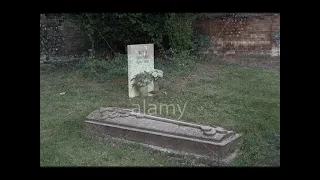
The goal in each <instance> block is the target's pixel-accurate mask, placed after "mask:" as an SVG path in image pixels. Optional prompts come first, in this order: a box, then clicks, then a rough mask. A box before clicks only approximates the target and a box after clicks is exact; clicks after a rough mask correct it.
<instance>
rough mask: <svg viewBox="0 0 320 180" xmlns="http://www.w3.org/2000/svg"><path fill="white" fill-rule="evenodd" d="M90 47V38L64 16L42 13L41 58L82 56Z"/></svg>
mask: <svg viewBox="0 0 320 180" xmlns="http://www.w3.org/2000/svg"><path fill="white" fill-rule="evenodd" d="M90 47H91V45H90V41H89V38H88V37H87V36H86V35H85V34H83V33H82V32H80V31H79V30H77V28H76V27H75V25H73V24H72V23H71V22H69V21H68V20H66V19H64V18H63V17H62V16H60V15H55V14H40V58H41V57H47V58H48V57H61V56H73V57H76V56H82V55H86V54H88V50H89V49H90Z"/></svg>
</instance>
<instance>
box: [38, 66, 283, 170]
mask: <svg viewBox="0 0 320 180" xmlns="http://www.w3.org/2000/svg"><path fill="white" fill-rule="evenodd" d="M166 72H167V73H166ZM164 76H165V79H164V80H165V83H164V89H163V90H162V91H165V92H166V93H163V92H161V93H159V94H157V95H156V96H154V97H148V98H146V99H145V101H146V104H147V105H148V104H150V103H155V104H159V103H163V104H171V103H172V104H179V105H180V106H181V107H183V104H184V103H187V105H186V110H185V113H184V114H183V116H182V118H181V120H184V121H188V122H195V123H199V124H208V125H218V126H222V127H224V128H226V129H230V130H234V131H236V132H238V133H241V134H243V138H244V142H243V144H242V146H241V149H240V152H239V155H238V156H237V157H236V158H235V159H234V160H233V161H231V162H230V163H229V164H227V165H230V166H280V72H279V71H276V70H266V69H261V68H249V67H239V66H235V65H223V64H197V66H195V67H194V69H193V70H191V71H185V72H181V73H171V72H169V71H166V70H164ZM60 92H66V94H65V95H60V94H59V93H60ZM133 104H140V105H142V104H143V99H141V98H134V99H129V98H128V90H127V77H126V76H120V77H118V78H116V77H112V78H109V79H104V80H102V79H101V78H100V79H99V78H98V79H97V78H92V77H88V78H84V77H82V76H81V75H80V74H79V72H78V71H66V70H60V71H53V72H51V73H47V74H42V75H40V166H192V165H197V163H196V162H194V161H193V160H192V159H188V158H176V157H172V156H170V155H167V154H164V153H160V152H157V151H152V150H149V149H145V148H143V147H141V146H139V145H132V144H126V143H123V142H118V141H114V140H111V139H110V140H103V141H102V140H100V139H97V138H92V137H87V136H84V134H83V122H84V119H85V117H86V116H87V115H88V114H89V113H90V112H92V111H93V110H96V109H98V108H99V107H102V106H103V107H107V106H116V107H123V108H134V106H133ZM169 116H171V117H172V118H177V116H175V115H174V114H169ZM216 165H219V164H216Z"/></svg>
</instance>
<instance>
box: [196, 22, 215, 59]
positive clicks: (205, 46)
mask: <svg viewBox="0 0 320 180" xmlns="http://www.w3.org/2000/svg"><path fill="white" fill-rule="evenodd" d="M211 46H212V43H211V41H210V38H209V37H208V36H207V35H205V34H204V33H203V32H202V30H201V29H199V28H196V29H195V30H194V31H193V34H192V51H191V52H192V54H193V55H198V56H199V55H200V56H202V55H203V52H206V51H208V50H209V48H210V47H211Z"/></svg>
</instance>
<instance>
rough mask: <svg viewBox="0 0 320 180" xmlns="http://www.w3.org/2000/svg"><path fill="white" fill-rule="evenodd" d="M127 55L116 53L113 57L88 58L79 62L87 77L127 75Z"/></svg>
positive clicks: (83, 73)
mask: <svg viewBox="0 0 320 180" xmlns="http://www.w3.org/2000/svg"><path fill="white" fill-rule="evenodd" d="M127 68H128V65H127V56H126V55H124V54H116V55H115V56H114V57H113V58H109V59H98V58H92V57H91V58H88V59H86V60H84V61H83V62H82V63H80V64H79V66H78V69H79V70H80V71H81V74H82V75H83V76H85V77H98V78H105V77H108V76H126V75H127Z"/></svg>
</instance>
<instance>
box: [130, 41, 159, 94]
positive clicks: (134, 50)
mask: <svg viewBox="0 0 320 180" xmlns="http://www.w3.org/2000/svg"><path fill="white" fill-rule="evenodd" d="M127 50H128V88H129V97H130V98H133V97H136V96H139V92H138V91H137V90H136V89H135V88H133V87H132V83H133V81H131V79H132V78H134V76H135V75H137V74H139V73H141V72H144V71H147V72H149V71H152V70H154V45H153V44H136V45H128V47H127ZM148 91H149V92H150V91H153V83H151V84H149V86H148Z"/></svg>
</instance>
